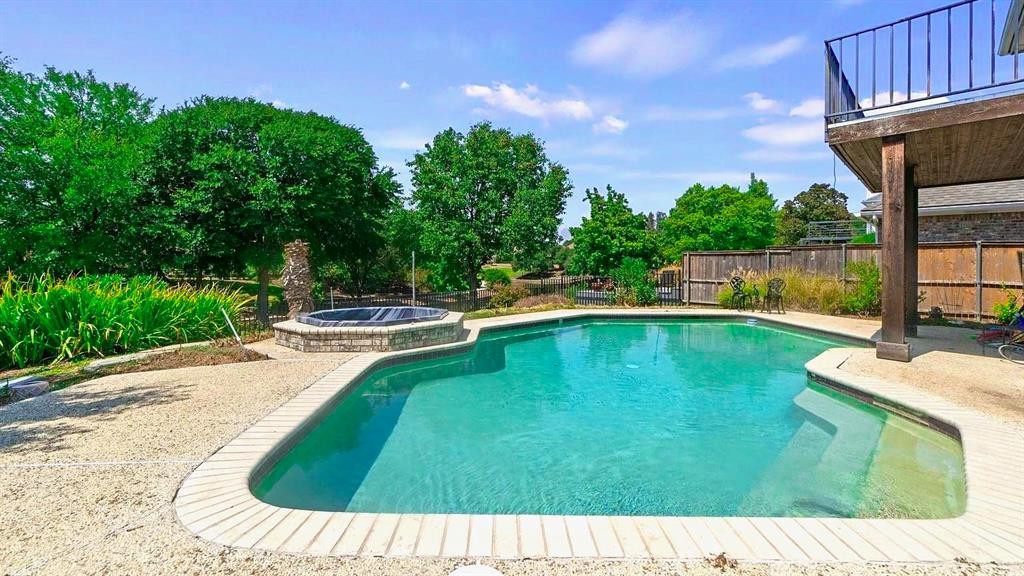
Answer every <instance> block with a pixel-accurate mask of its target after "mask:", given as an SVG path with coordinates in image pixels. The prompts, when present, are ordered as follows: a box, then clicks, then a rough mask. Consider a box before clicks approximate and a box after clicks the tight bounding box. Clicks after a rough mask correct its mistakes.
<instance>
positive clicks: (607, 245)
mask: <svg viewBox="0 0 1024 576" xmlns="http://www.w3.org/2000/svg"><path fill="white" fill-rule="evenodd" d="M586 194H587V202H588V203H589V204H590V217H589V218H587V217H584V218H583V222H582V223H581V224H580V225H579V226H575V227H572V228H570V229H569V232H570V234H571V235H572V245H573V250H572V259H571V260H570V261H569V268H568V270H569V272H570V273H572V274H595V275H601V276H603V275H607V274H608V273H610V272H611V271H612V270H614V269H615V268H618V267H619V266H620V265H621V264H622V261H623V260H624V259H626V258H636V259H639V260H641V261H643V262H645V263H646V264H647V265H648V267H653V266H654V265H655V264H656V263H657V258H658V254H657V252H658V250H657V244H656V242H655V237H654V233H653V232H652V231H651V230H650V229H648V227H647V218H646V217H645V216H644V215H643V214H642V213H640V214H638V213H635V212H633V210H632V209H630V207H629V202H628V201H627V200H626V196H625V194H622V193H620V192H616V191H615V190H614V189H613V188H612V187H611V186H607V187H606V193H605V194H603V195H602V194H601V192H600V191H599V190H598V189H597V188H593V189H589V188H588V189H587V191H586Z"/></svg>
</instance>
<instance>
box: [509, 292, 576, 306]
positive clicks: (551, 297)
mask: <svg viewBox="0 0 1024 576" xmlns="http://www.w3.org/2000/svg"><path fill="white" fill-rule="evenodd" d="M535 306H566V307H568V306H572V302H571V301H570V300H569V299H568V298H566V297H565V296H562V295H561V294H538V295H537V296H527V297H526V298H523V299H522V300H519V301H518V302H516V308H533V307H535Z"/></svg>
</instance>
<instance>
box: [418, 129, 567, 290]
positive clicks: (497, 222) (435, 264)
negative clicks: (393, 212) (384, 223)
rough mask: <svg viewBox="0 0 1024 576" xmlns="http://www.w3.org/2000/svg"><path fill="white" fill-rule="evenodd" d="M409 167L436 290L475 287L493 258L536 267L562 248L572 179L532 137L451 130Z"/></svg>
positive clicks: (419, 155)
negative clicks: (563, 218)
mask: <svg viewBox="0 0 1024 576" xmlns="http://www.w3.org/2000/svg"><path fill="white" fill-rule="evenodd" d="M409 167H410V168H411V171H412V185H413V192H412V202H413V205H414V207H415V209H416V212H417V214H418V216H419V218H420V222H421V223H422V231H423V236H422V239H421V242H420V243H421V246H422V249H423V251H425V252H426V253H427V256H428V257H429V261H430V266H431V268H432V271H433V274H432V275H431V282H432V283H433V284H434V286H435V287H437V288H448V289H457V288H468V287H476V285H477V274H478V273H479V272H480V268H481V267H482V266H483V265H484V264H485V263H486V262H487V261H488V260H490V259H492V258H494V257H496V256H498V255H509V256H511V258H512V259H513V260H514V261H515V262H516V263H517V264H518V265H521V266H535V265H537V264H538V261H539V260H540V259H541V258H542V255H543V254H545V253H549V252H550V251H551V250H552V249H553V247H554V246H556V245H557V241H558V226H559V223H560V222H561V216H562V213H563V212H564V211H565V202H566V199H567V198H568V196H569V194H570V193H571V190H572V184H571V183H570V182H569V177H568V172H566V170H565V169H564V168H563V167H562V166H560V165H559V164H557V163H554V162H551V161H549V160H548V158H547V156H546V154H545V152H544V146H543V143H542V142H541V141H540V140H538V139H537V138H536V137H534V136H533V135H532V134H513V133H512V132H511V131H509V130H507V129H496V128H494V127H492V126H491V125H490V124H489V123H487V122H484V123H481V124H477V125H475V126H473V127H472V128H471V129H470V130H469V132H468V133H467V134H462V133H460V132H457V131H455V130H454V129H451V128H449V129H448V130H445V131H444V132H441V133H440V134H438V135H437V136H435V137H434V139H433V141H432V142H431V143H429V144H427V147H426V149H425V150H424V151H423V152H420V153H417V154H416V155H415V157H414V158H413V160H412V161H411V162H409Z"/></svg>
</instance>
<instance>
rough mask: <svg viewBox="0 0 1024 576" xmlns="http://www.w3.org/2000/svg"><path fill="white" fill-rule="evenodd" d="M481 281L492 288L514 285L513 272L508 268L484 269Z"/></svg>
mask: <svg viewBox="0 0 1024 576" xmlns="http://www.w3.org/2000/svg"><path fill="white" fill-rule="evenodd" d="M480 279H481V280H483V281H484V282H486V283H487V286H489V287H491V288H497V287H498V286H503V285H508V284H511V283H512V271H511V270H509V269H507V268H484V269H483V271H482V272H481V273H480Z"/></svg>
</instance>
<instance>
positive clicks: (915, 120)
mask: <svg viewBox="0 0 1024 576" xmlns="http://www.w3.org/2000/svg"><path fill="white" fill-rule="evenodd" d="M895 134H905V135H906V162H907V165H909V166H913V167H914V180H915V184H916V185H917V186H918V187H920V188H927V187H933V186H946V185H952V184H968V183H973V182H991V181H997V180H1012V179H1018V178H1024V94H1014V95H1010V96H1003V97H999V98H991V99H987V100H981V101H972V102H965V103H962V104H951V105H948V106H943V107H940V108H934V109H929V110H922V111H918V112H906V113H903V114H898V115H894V116H887V117H882V118H875V119H866V120H859V121H856V122H849V123H844V124H839V125H836V126H831V127H829V128H828V131H827V139H828V143H829V145H830V146H831V147H832V149H833V150H834V151H835V152H836V154H838V155H839V157H840V158H841V159H842V160H843V162H844V163H845V164H846V165H847V166H848V167H849V168H850V169H851V170H852V171H853V173H854V174H856V175H857V177H858V178H859V179H860V180H861V182H863V183H864V185H865V186H866V187H867V188H868V189H869V190H872V191H873V192H881V191H882V137H883V136H889V135H895Z"/></svg>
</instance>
